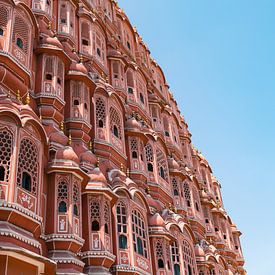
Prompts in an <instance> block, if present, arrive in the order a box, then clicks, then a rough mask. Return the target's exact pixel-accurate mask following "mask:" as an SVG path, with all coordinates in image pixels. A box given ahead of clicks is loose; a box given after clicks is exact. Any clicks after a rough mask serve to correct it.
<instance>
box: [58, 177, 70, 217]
mask: <svg viewBox="0 0 275 275" xmlns="http://www.w3.org/2000/svg"><path fill="white" fill-rule="evenodd" d="M68 200H69V193H68V183H67V182H66V181H65V180H64V179H61V180H60V181H59V183H58V188H57V201H58V212H59V213H67V211H68V202H69V201H68Z"/></svg>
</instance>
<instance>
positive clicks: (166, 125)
mask: <svg viewBox="0 0 275 275" xmlns="http://www.w3.org/2000/svg"><path fill="white" fill-rule="evenodd" d="M163 128H164V134H165V136H166V137H170V130H169V122H168V118H167V116H164V118H163Z"/></svg>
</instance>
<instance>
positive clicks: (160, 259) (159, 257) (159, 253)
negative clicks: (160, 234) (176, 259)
mask: <svg viewBox="0 0 275 275" xmlns="http://www.w3.org/2000/svg"><path fill="white" fill-rule="evenodd" d="M155 250H156V252H155V253H156V258H157V263H158V268H160V269H161V268H164V257H163V245H162V242H161V241H160V240H158V241H157V242H156V244H155Z"/></svg>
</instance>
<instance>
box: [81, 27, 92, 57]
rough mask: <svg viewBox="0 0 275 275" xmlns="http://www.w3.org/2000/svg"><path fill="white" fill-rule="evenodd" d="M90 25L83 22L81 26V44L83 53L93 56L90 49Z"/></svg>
mask: <svg viewBox="0 0 275 275" xmlns="http://www.w3.org/2000/svg"><path fill="white" fill-rule="evenodd" d="M90 40H91V39H90V24H89V23H88V22H82V24H81V44H82V51H83V53H86V54H91V48H90Z"/></svg>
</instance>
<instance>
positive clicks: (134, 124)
mask: <svg viewBox="0 0 275 275" xmlns="http://www.w3.org/2000/svg"><path fill="white" fill-rule="evenodd" d="M125 128H128V129H136V130H140V124H139V123H138V121H137V120H136V119H135V118H134V117H131V118H129V119H128V120H127V121H126V123H125Z"/></svg>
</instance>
